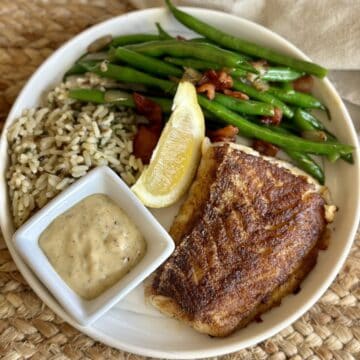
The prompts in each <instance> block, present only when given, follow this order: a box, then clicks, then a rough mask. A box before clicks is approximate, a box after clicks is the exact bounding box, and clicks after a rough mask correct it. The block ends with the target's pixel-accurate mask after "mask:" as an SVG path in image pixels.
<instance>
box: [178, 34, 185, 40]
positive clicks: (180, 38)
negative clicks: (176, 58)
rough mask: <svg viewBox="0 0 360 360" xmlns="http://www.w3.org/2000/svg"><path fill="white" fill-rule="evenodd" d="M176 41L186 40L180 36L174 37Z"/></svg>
mask: <svg viewBox="0 0 360 360" xmlns="http://www.w3.org/2000/svg"><path fill="white" fill-rule="evenodd" d="M176 40H180V41H183V40H186V38H184V37H183V36H181V35H176Z"/></svg>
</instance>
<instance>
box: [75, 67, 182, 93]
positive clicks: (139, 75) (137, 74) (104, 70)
mask: <svg viewBox="0 0 360 360" xmlns="http://www.w3.org/2000/svg"><path fill="white" fill-rule="evenodd" d="M80 64H81V65H82V66H84V67H85V68H86V70H87V71H90V72H93V73H95V74H97V75H99V76H102V77H105V78H110V79H115V80H118V81H123V82H129V83H135V84H144V85H149V86H153V87H157V88H160V89H162V90H163V91H165V92H166V93H171V94H172V93H174V89H175V87H176V84H174V83H172V82H171V81H168V80H163V79H158V78H156V77H154V76H151V75H148V74H146V73H143V72H141V71H138V70H134V69H132V68H130V67H126V66H119V65H114V64H96V65H94V64H92V63H91V64H88V63H87V62H80ZM103 65H104V66H103Z"/></svg>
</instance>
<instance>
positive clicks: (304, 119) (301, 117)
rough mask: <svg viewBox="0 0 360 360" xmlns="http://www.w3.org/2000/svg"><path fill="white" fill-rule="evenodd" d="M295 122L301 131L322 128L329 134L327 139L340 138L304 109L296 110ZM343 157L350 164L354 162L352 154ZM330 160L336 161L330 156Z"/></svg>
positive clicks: (334, 139) (335, 139)
mask: <svg viewBox="0 0 360 360" xmlns="http://www.w3.org/2000/svg"><path fill="white" fill-rule="evenodd" d="M293 122H294V124H295V125H296V126H297V128H298V129H299V130H300V132H302V131H313V130H315V131H316V130H321V131H325V133H326V135H327V141H338V139H337V138H336V137H335V136H334V135H333V134H332V133H330V132H329V131H328V130H327V129H326V128H325V126H324V125H323V124H322V123H321V122H320V121H319V120H318V119H317V118H316V117H315V116H314V115H312V114H310V113H308V112H307V111H305V110H303V109H300V108H298V109H296V110H295V115H294V118H293ZM341 158H342V159H343V160H345V161H346V162H348V163H350V164H353V163H354V159H353V156H352V154H345V155H341ZM329 160H330V161H334V158H333V157H329Z"/></svg>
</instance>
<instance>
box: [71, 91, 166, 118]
mask: <svg viewBox="0 0 360 360" xmlns="http://www.w3.org/2000/svg"><path fill="white" fill-rule="evenodd" d="M111 91H116V90H111ZM107 93H109V91H107V92H105V91H101V90H97V89H83V88H77V89H71V90H69V93H68V94H69V97H70V98H72V99H76V100H79V101H83V102H91V103H95V104H106V103H114V104H116V105H119V106H125V107H130V108H135V103H134V100H133V97H132V94H128V93H126V92H124V91H121V97H120V98H119V99H116V100H114V101H109V100H108V101H107V100H106V94H107ZM146 98H148V99H151V100H153V101H154V102H156V103H157V104H159V105H160V106H161V109H162V110H163V111H164V112H166V113H170V112H171V107H172V100H171V99H166V98H159V97H154V96H146Z"/></svg>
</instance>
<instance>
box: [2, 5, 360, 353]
mask: <svg viewBox="0 0 360 360" xmlns="http://www.w3.org/2000/svg"><path fill="white" fill-rule="evenodd" d="M186 11H188V12H189V13H191V14H193V15H195V16H197V17H199V18H200V19H202V20H205V21H206V22H208V23H210V24H212V25H214V26H217V27H218V28H220V29H222V30H224V31H226V32H228V33H232V34H234V35H239V36H241V37H243V38H245V39H248V40H250V41H254V42H257V43H259V44H263V45H267V46H270V47H272V48H275V49H277V50H279V51H281V52H283V53H286V54H289V55H293V56H296V57H298V58H302V59H307V57H306V56H305V55H304V54H303V53H302V52H301V51H300V50H298V49H297V48H295V47H294V46H293V45H291V44H290V43H289V42H287V41H286V40H284V39H283V38H281V37H280V36H278V35H276V34H274V33H272V32H271V31H269V30H267V29H265V28H263V27H261V26H259V25H256V24H254V23H251V22H249V21H246V20H243V19H240V18H238V17H235V16H231V15H227V14H225V13H221V12H216V11H210V10H204V9H196V8H186ZM157 21H158V22H160V23H161V24H162V25H163V26H164V28H165V29H166V30H168V31H169V32H170V33H172V34H181V35H185V36H189V35H193V34H192V33H191V32H190V31H189V30H187V29H185V28H184V27H183V26H182V25H180V24H179V23H178V22H177V21H176V20H175V19H174V18H173V17H172V16H171V15H170V14H169V12H168V11H167V10H165V9H149V10H144V11H138V12H133V13H129V14H125V15H122V16H120V17H117V18H114V19H111V20H108V21H105V22H103V23H101V24H99V25H96V26H94V27H92V28H90V29H88V30H86V31H84V32H83V33H81V34H80V35H78V36H76V37H75V38H73V39H72V40H71V41H69V42H68V43H66V44H65V45H64V46H62V47H61V48H60V49H59V50H57V51H56V52H55V53H54V54H53V55H52V56H51V57H50V58H49V59H48V60H47V61H45V62H44V64H43V65H42V66H41V67H40V68H39V69H38V70H37V71H36V73H35V74H34V75H33V76H32V77H31V79H30V80H29V82H28V83H27V85H26V86H25V88H24V89H23V90H22V92H21V94H20V95H19V97H18V99H17V101H16V103H15V104H14V106H13V108H12V110H11V112H10V114H9V117H8V119H7V123H6V125H5V129H4V131H3V135H2V138H1V144H0V159H1V161H0V174H1V180H0V202H1V203H2V204H3V209H2V211H1V212H0V224H1V228H2V231H3V234H4V237H5V240H6V243H7V245H8V247H9V250H10V252H11V254H12V256H13V258H14V260H15V262H16V264H17V266H18V268H19V269H20V271H21V273H22V274H23V276H24V277H25V279H26V280H27V281H28V283H29V284H30V286H31V287H32V288H33V289H34V291H35V292H36V293H37V294H38V295H39V296H40V298H41V299H42V300H43V301H44V302H45V303H46V304H47V305H48V306H49V307H50V308H51V309H52V310H54V311H55V312H56V313H57V314H58V315H59V316H61V317H62V318H63V319H64V320H66V321H67V322H69V323H70V324H71V325H73V326H74V327H76V328H78V329H79V330H80V331H82V332H84V333H86V334H88V335H89V336H91V337H92V338H94V339H97V340H99V341H101V342H103V343H105V344H108V345H110V346H113V347H116V348H119V349H122V350H126V351H129V352H133V353H136V354H141V355H145V356H154V357H165V358H183V359H185V358H201V357H208V356H215V355H221V354H226V353H230V352H233V351H236V350H240V349H242V348H245V347H248V346H251V345H254V344H256V343H258V342H260V341H262V340H264V339H266V338H268V337H270V336H272V335H274V334H276V333H277V332H278V331H280V330H282V329H284V328H285V327H286V326H288V325H290V324H291V323H292V322H294V321H295V320H296V319H297V318H299V317H300V316H301V315H302V314H304V313H305V312H306V311H307V310H308V309H309V308H310V307H311V306H312V305H313V304H314V303H315V302H316V301H317V300H318V299H319V298H320V296H321V295H322V294H323V293H324V292H325V290H326V289H327V288H328V286H329V285H330V284H331V282H332V281H333V280H334V278H335V276H336V274H337V273H338V272H339V270H340V268H341V266H342V264H343V263H344V261H345V258H346V256H347V254H348V252H349V250H350V247H351V244H352V241H353V238H354V235H355V231H356V227H357V224H358V220H359V199H360V196H359V162H358V150H357V151H356V152H355V154H354V155H355V164H354V165H349V164H347V163H345V162H344V161H337V162H336V164H329V163H325V173H326V180H327V185H328V186H329V188H330V190H331V192H332V195H333V199H334V202H335V203H336V204H337V205H338V206H339V212H338V214H337V218H336V221H335V223H334V226H333V227H334V231H333V234H332V238H331V242H330V246H329V248H328V250H327V251H323V252H321V254H320V256H319V259H318V263H317V265H316V267H315V269H314V270H313V271H312V272H311V273H310V274H309V276H308V277H307V278H306V280H305V281H304V282H303V285H302V290H301V291H300V293H299V294H297V295H291V296H288V297H286V298H285V299H284V300H283V302H282V304H281V306H279V307H277V308H275V309H273V310H271V311H270V312H268V313H266V314H265V315H264V316H262V319H263V322H261V323H253V324H251V325H249V326H248V327H246V328H245V329H242V330H239V331H237V332H235V333H234V334H233V335H231V336H229V337H226V338H221V339H215V338H211V337H209V336H206V335H201V334H199V333H197V332H195V331H193V330H192V329H191V328H189V327H188V326H185V325H183V324H182V323H180V322H177V321H176V320H172V319H168V318H166V317H163V316H160V315H159V314H158V313H157V312H156V311H155V310H152V309H151V308H149V307H148V306H146V305H145V304H144V301H143V298H142V289H137V292H136V291H135V293H134V294H131V295H130V297H129V298H127V299H126V301H125V302H124V303H123V302H122V303H119V304H118V305H116V306H115V307H114V308H112V309H111V310H110V311H109V312H108V313H107V314H106V315H104V316H103V317H102V318H101V319H99V320H98V321H96V322H95V323H94V324H93V325H92V326H89V327H81V326H79V325H77V324H76V323H75V322H74V321H73V320H72V319H71V318H70V317H69V316H68V315H67V314H66V313H65V312H64V311H63V309H62V308H61V307H60V306H59V304H58V303H57V302H56V301H55V299H54V298H53V297H52V296H51V295H50V294H49V292H48V291H47V289H46V288H45V287H44V286H43V285H42V284H41V283H40V282H39V280H38V279H37V278H36V277H35V276H34V274H33V273H32V272H31V271H30V269H29V268H28V267H27V265H26V264H25V263H24V262H23V260H22V259H21V258H20V257H19V255H18V254H17V253H16V251H15V249H14V246H13V242H12V234H13V231H14V229H13V225H12V222H11V215H10V212H9V206H10V205H9V200H8V193H7V186H6V180H5V171H6V167H7V142H6V129H7V128H8V126H9V125H10V124H11V122H13V121H14V119H15V118H16V117H17V116H18V115H19V114H20V113H21V111H22V110H23V109H24V108H27V107H32V106H36V105H37V104H38V102H39V99H40V96H41V95H42V94H43V93H44V92H45V91H46V90H48V89H50V88H51V87H53V86H55V85H56V84H57V83H59V82H60V81H61V78H62V75H63V74H64V72H65V71H66V70H67V69H68V68H69V67H70V66H71V65H72V64H73V63H74V62H75V60H76V59H77V58H79V56H80V55H82V54H83V53H84V52H85V49H86V46H87V45H88V44H89V43H91V42H92V41H93V40H94V39H96V38H98V37H100V36H102V35H105V34H113V35H119V34H127V33H139V32H144V33H156V28H155V25H154V24H155V22H157ZM320 46H321V44H320ZM314 91H315V94H316V95H317V96H319V97H320V98H321V99H322V100H323V101H324V103H325V104H326V105H327V106H328V108H329V109H330V112H331V115H332V121H331V122H328V123H327V124H326V125H327V126H328V127H329V129H330V130H331V131H333V132H334V133H335V134H336V135H337V136H338V137H339V138H340V139H341V141H343V142H346V143H348V144H353V145H354V146H357V137H356V134H355V131H354V128H353V126H352V123H351V119H350V117H349V115H348V113H347V111H346V109H345V106H344V104H343V103H342V101H341V99H340V97H339V96H338V94H337V93H336V91H335V90H334V88H333V86H332V85H331V84H330V83H329V81H328V80H326V79H325V80H316V82H315V89H314ZM172 210H173V211H172V213H169V212H168V211H167V210H165V212H164V211H158V212H156V215H157V216H158V218H159V219H160V221H161V222H162V223H163V224H164V226H168V225H169V223H170V222H171V221H172V216H173V215H174V213H175V210H174V209H172ZM165 213H166V214H165ZM164 214H165V215H164Z"/></svg>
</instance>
